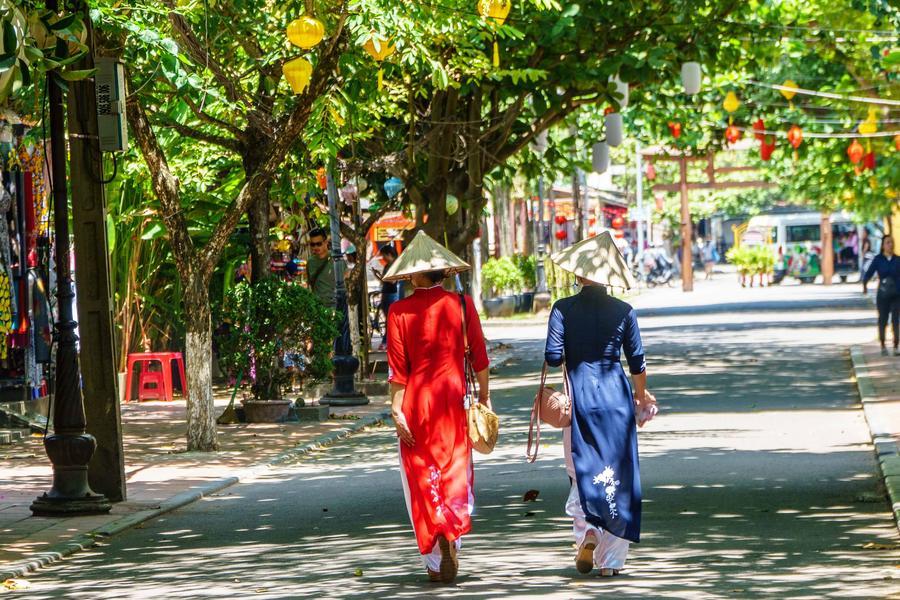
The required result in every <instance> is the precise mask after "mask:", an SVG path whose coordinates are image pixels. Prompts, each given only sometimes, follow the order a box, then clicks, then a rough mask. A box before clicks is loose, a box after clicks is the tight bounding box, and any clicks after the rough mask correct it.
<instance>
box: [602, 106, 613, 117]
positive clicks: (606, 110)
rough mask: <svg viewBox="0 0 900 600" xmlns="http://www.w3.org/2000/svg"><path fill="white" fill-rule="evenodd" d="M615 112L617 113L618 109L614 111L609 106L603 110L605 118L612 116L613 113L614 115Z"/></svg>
mask: <svg viewBox="0 0 900 600" xmlns="http://www.w3.org/2000/svg"><path fill="white" fill-rule="evenodd" d="M614 112H616V109H614V108H613V107H612V106H607V107H606V108H605V109H604V110H603V116H606V115H608V114H611V113H614Z"/></svg>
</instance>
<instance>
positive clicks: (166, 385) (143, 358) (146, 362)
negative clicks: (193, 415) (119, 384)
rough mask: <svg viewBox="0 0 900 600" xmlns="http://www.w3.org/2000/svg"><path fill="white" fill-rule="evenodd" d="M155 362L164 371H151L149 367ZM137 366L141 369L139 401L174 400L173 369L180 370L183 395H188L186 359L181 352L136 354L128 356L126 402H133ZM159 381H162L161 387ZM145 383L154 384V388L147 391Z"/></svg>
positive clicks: (139, 374) (148, 387) (148, 388)
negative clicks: (134, 371) (132, 384)
mask: <svg viewBox="0 0 900 600" xmlns="http://www.w3.org/2000/svg"><path fill="white" fill-rule="evenodd" d="M154 362H156V363H159V364H160V366H161V367H162V369H161V370H159V371H151V370H150V369H149V368H148V367H149V366H150V365H151V364H152V363H154ZM135 365H138V368H139V369H140V371H139V372H138V400H150V399H151V398H152V399H157V400H166V401H170V400H172V399H173V398H174V393H173V390H172V368H173V367H177V368H178V377H179V379H181V393H182V394H183V395H187V379H186V378H185V374H184V357H183V356H182V355H181V352H135V353H131V354H129V355H128V367H127V370H126V372H125V402H130V401H131V389H132V388H131V380H132V372H133V370H134V366H135ZM148 377H149V379H148ZM157 379H162V382H161V385H160V383H159V382H158V381H157ZM151 380H152V381H151ZM144 383H153V384H154V386H153V387H150V386H147V388H146V389H145V387H144ZM157 390H160V391H161V392H158V391H157ZM148 393H149V394H150V395H149V396H148V395H147V394H148ZM157 394H160V395H157Z"/></svg>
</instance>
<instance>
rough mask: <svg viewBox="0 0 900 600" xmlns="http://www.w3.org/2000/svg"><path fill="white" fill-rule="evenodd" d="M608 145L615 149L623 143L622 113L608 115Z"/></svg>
mask: <svg viewBox="0 0 900 600" xmlns="http://www.w3.org/2000/svg"><path fill="white" fill-rule="evenodd" d="M606 143H607V144H609V145H610V146H612V147H613V148H615V147H616V146H618V145H619V144H621V143H622V113H609V114H608V115H606Z"/></svg>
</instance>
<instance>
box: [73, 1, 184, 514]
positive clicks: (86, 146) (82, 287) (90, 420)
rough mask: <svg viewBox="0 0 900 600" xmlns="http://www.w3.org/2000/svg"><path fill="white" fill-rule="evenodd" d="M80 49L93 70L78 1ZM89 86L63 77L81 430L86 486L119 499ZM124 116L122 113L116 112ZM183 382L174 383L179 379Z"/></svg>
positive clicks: (93, 98) (98, 168)
mask: <svg viewBox="0 0 900 600" xmlns="http://www.w3.org/2000/svg"><path fill="white" fill-rule="evenodd" d="M78 10H79V11H81V12H82V18H83V19H84V24H85V26H86V27H87V44H88V49H89V50H88V55H87V56H86V57H85V58H84V59H83V60H81V61H80V62H79V66H78V67H76V68H77V69H84V70H87V69H93V68H94V57H93V52H94V44H93V37H94V36H93V32H92V27H91V20H90V17H89V15H88V14H87V11H86V10H84V5H83V3H80V7H79V9H78ZM95 88H96V85H95V82H94V80H93V79H92V78H86V79H83V80H81V81H74V82H71V83H69V130H70V135H69V153H70V157H71V161H72V169H71V173H70V177H71V182H72V232H73V234H74V239H75V248H76V250H77V252H78V273H77V274H76V277H75V285H76V289H77V291H78V322H79V323H80V324H81V327H80V328H79V332H80V333H81V336H80V337H81V344H80V347H81V355H80V359H81V373H82V382H83V385H84V394H85V406H84V408H85V415H86V417H87V432H88V433H90V434H91V435H93V436H94V437H95V438H96V440H97V450H96V452H94V457H93V458H92V459H91V462H90V464H89V465H88V481H89V483H90V485H91V488H92V489H94V490H96V491H97V492H99V493H101V494H103V495H104V496H106V497H107V498H109V500H111V501H113V502H121V501H122V500H125V495H126V491H125V455H124V450H123V448H122V416H121V410H120V404H119V394H118V392H117V390H116V388H117V384H118V377H117V374H116V367H115V365H116V360H115V356H116V352H115V343H114V338H113V305H112V293H111V285H110V276H109V273H110V269H109V245H108V243H107V239H106V185H105V184H104V182H103V163H102V154H101V151H100V142H99V128H98V125H97V95H96V89H95ZM122 118H124V115H122ZM183 384H184V382H182V385H183Z"/></svg>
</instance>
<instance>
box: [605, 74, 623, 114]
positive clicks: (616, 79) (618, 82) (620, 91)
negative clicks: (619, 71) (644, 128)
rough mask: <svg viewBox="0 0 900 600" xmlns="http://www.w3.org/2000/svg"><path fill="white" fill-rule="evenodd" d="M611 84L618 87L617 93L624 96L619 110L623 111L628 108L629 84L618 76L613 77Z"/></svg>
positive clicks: (610, 80)
mask: <svg viewBox="0 0 900 600" xmlns="http://www.w3.org/2000/svg"><path fill="white" fill-rule="evenodd" d="M609 83H610V84H611V85H614V86H616V93H617V94H620V95H621V96H622V99H621V100H619V101H618V102H619V110H623V109H624V108H625V107H626V106H628V84H627V83H625V82H624V81H622V80H621V79H619V76H618V75H613V76H612V77H610V78H609Z"/></svg>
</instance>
